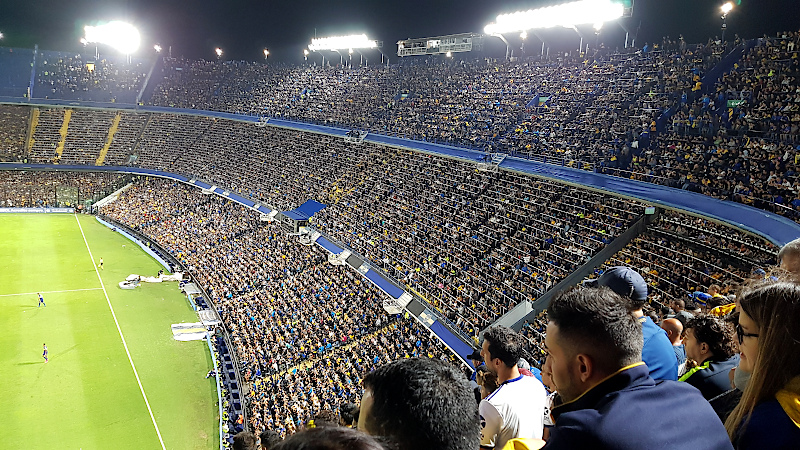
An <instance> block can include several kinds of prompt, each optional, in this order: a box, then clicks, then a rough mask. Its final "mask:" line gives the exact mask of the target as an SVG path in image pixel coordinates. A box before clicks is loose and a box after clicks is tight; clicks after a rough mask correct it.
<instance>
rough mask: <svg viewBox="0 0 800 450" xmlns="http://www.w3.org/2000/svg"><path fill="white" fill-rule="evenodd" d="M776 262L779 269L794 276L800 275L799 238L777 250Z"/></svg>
mask: <svg viewBox="0 0 800 450" xmlns="http://www.w3.org/2000/svg"><path fill="white" fill-rule="evenodd" d="M778 264H779V265H780V267H781V269H783V270H785V271H787V272H789V273H791V274H793V275H794V276H799V275H800V238H797V239H795V240H793V241H792V242H789V243H788V244H786V245H784V246H783V247H781V249H780V251H779V252H778Z"/></svg>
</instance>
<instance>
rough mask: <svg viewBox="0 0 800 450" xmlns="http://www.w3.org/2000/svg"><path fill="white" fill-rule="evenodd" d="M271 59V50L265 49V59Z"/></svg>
mask: <svg viewBox="0 0 800 450" xmlns="http://www.w3.org/2000/svg"><path fill="white" fill-rule="evenodd" d="M268 57H269V50H267V49H264V59H266V58H268Z"/></svg>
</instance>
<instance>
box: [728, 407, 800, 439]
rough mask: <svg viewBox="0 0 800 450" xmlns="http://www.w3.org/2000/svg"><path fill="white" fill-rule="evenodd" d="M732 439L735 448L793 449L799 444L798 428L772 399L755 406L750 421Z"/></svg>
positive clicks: (799, 431)
mask: <svg viewBox="0 0 800 450" xmlns="http://www.w3.org/2000/svg"><path fill="white" fill-rule="evenodd" d="M734 441H735V443H736V449H737V450H749V449H765V450H766V449H769V450H793V449H796V448H797V447H798V446H800V428H798V427H797V425H795V424H794V422H792V419H790V418H789V416H788V415H787V414H786V411H784V410H783V408H782V407H781V405H780V404H779V403H778V401H777V400H775V399H773V400H770V401H766V402H764V403H761V404H759V405H757V406H756V407H755V409H754V410H753V414H752V415H751V416H750V423H749V424H747V426H745V427H744V429H743V430H741V432H740V433H739V434H737V436H736V439H734Z"/></svg>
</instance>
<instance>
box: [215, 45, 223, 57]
mask: <svg viewBox="0 0 800 450" xmlns="http://www.w3.org/2000/svg"><path fill="white" fill-rule="evenodd" d="M214 53H216V54H217V58H222V49H221V48H219V47H217V48H215V49H214Z"/></svg>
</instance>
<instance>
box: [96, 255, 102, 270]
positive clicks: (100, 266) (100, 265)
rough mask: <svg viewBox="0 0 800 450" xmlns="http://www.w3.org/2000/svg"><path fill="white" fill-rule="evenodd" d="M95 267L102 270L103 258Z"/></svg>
mask: <svg viewBox="0 0 800 450" xmlns="http://www.w3.org/2000/svg"><path fill="white" fill-rule="evenodd" d="M97 267H99V268H100V270H103V258H100V264H98V265H97Z"/></svg>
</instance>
